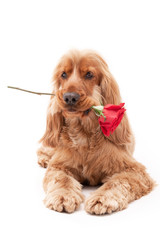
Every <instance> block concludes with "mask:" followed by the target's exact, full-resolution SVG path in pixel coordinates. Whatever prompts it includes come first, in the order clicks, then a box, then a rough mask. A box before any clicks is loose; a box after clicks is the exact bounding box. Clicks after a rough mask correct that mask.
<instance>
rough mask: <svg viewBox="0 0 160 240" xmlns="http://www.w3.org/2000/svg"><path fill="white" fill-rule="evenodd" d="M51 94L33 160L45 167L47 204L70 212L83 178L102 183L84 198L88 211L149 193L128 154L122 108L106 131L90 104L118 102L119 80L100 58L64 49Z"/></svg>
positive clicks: (113, 207) (130, 141) (117, 206)
mask: <svg viewBox="0 0 160 240" xmlns="http://www.w3.org/2000/svg"><path fill="white" fill-rule="evenodd" d="M53 83H54V92H55V93H56V96H55V97H51V99H50V104H49V107H48V112H47V126H46V132H45V134H44V136H43V138H42V139H41V142H42V146H41V148H40V149H39V150H38V152H37V154H38V158H39V160H38V162H39V164H40V165H41V166H43V167H47V166H48V168H47V171H46V175H45V178H44V190H45V192H46V197H45V200H44V203H45V205H46V207H48V208H50V209H53V210H56V211H59V212H62V211H66V212H69V213H71V212H73V211H75V210H76V209H77V208H78V207H79V205H80V204H81V203H82V202H83V200H84V196H83V194H82V191H81V189H82V184H85V183H88V184H89V185H92V186H95V185H98V184H102V185H101V187H99V188H98V189H97V190H96V191H95V192H93V193H92V194H91V196H90V197H89V198H88V199H87V200H86V202H85V210H86V211H87V212H88V213H92V214H105V213H111V212H113V211H119V210H122V209H124V208H126V207H127V205H128V203H129V202H131V201H133V200H135V199H138V198H140V197H142V196H143V195H145V194H147V193H149V192H150V191H151V190H152V189H153V187H154V181H153V180H152V179H151V178H150V176H149V175H148V174H147V173H146V170H145V167H144V166H143V165H142V164H140V163H138V162H136V160H135V159H134V158H133V156H132V155H133V151H134V137H133V134H132V131H131V128H130V125H129V122H128V118H127V114H126V113H125V114H124V118H123V120H122V122H121V123H120V125H119V126H118V128H117V129H116V130H115V132H114V133H113V134H112V135H110V136H109V137H105V136H104V135H103V133H102V131H101V128H100V126H99V123H98V117H97V116H96V115H95V113H94V112H93V110H90V107H91V106H93V105H101V103H103V105H106V104H109V103H110V104H120V103H121V96H120V92H119V88H118V85H117V83H116V81H115V80H114V78H113V76H112V75H111V73H110V72H109V69H108V66H107V64H106V63H105V61H104V60H103V59H102V58H101V57H100V56H99V55H98V54H96V53H94V52H92V51H82V52H80V51H75V50H74V51H71V52H69V53H68V54H66V55H64V56H63V57H62V58H61V60H60V62H59V64H58V66H57V67H56V69H55V72H54V76H53Z"/></svg>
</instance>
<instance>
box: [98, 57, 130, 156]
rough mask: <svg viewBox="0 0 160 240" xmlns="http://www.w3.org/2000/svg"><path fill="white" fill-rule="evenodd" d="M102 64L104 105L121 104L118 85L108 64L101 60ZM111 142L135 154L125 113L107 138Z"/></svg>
mask: <svg viewBox="0 0 160 240" xmlns="http://www.w3.org/2000/svg"><path fill="white" fill-rule="evenodd" d="M101 63H102V65H101V66H102V69H101V71H102V79H101V83H100V86H101V95H102V97H103V98H102V101H103V105H106V104H118V105H119V104H120V103H121V101H122V100H121V96H120V91H119V87H118V84H117V83H116V81H115V79H114V77H113V76H112V74H111V73H110V71H109V69H108V66H107V64H106V63H105V61H104V60H103V59H101ZM107 138H108V139H109V140H110V141H111V142H113V143H114V144H117V145H120V146H122V147H125V148H127V149H126V150H127V151H129V152H133V150H134V147H133V145H134V144H133V143H134V137H133V134H132V130H131V127H130V125H129V121H128V117H127V114H126V112H125V114H124V117H123V119H122V121H121V123H120V125H119V126H118V127H117V129H116V130H115V131H114V132H113V134H111V135H110V136H109V137H107Z"/></svg>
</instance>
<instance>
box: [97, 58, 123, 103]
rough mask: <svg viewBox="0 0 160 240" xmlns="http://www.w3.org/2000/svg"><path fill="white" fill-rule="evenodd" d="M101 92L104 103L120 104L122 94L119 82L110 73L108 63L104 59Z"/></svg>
mask: <svg viewBox="0 0 160 240" xmlns="http://www.w3.org/2000/svg"><path fill="white" fill-rule="evenodd" d="M100 86H101V94H102V96H103V105H106V104H120V102H121V96H120V92H119V87H118V84H117V83H116V81H115V79H114V78H113V76H112V74H111V73H110V71H109V69H108V66H107V64H106V63H105V62H104V61H103V65H102V79H101V83H100Z"/></svg>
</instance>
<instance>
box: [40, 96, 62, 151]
mask: <svg viewBox="0 0 160 240" xmlns="http://www.w3.org/2000/svg"><path fill="white" fill-rule="evenodd" d="M62 125H63V116H62V112H61V110H60V109H59V107H58V104H57V103H56V97H53V96H52V97H51V99H50V103H49V106H48V111H47V123H46V131H45V134H44V136H43V137H42V138H41V140H40V142H42V143H43V145H44V146H50V147H55V146H56V145H57V144H58V141H59V137H60V132H61V129H62Z"/></svg>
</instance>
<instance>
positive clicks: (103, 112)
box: [92, 103, 126, 136]
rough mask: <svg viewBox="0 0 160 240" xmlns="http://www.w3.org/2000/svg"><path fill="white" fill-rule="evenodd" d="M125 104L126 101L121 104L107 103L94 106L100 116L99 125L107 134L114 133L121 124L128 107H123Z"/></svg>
mask: <svg viewBox="0 0 160 240" xmlns="http://www.w3.org/2000/svg"><path fill="white" fill-rule="evenodd" d="M124 104H125V103H121V104H119V105H113V104H107V105H106V106H93V107H92V108H93V109H94V111H95V113H96V115H97V116H99V118H98V121H99V125H100V127H101V129H102V132H103V134H104V135H105V136H109V135H110V133H111V134H112V133H113V132H114V130H115V129H116V128H117V127H118V125H119V124H120V122H121V120H122V118H123V115H124V112H125V111H126V109H125V108H123V106H124Z"/></svg>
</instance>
